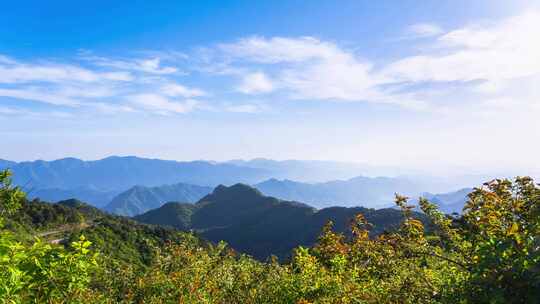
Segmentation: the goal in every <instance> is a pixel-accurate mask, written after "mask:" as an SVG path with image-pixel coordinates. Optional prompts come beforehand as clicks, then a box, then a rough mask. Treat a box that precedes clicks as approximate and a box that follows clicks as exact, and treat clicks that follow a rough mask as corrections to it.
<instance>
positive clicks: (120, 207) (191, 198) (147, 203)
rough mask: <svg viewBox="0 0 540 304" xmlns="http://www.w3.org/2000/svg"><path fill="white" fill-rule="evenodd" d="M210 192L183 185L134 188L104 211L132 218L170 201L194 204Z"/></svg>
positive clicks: (204, 188) (116, 198)
mask: <svg viewBox="0 0 540 304" xmlns="http://www.w3.org/2000/svg"><path fill="white" fill-rule="evenodd" d="M211 191H212V188H211V187H205V186H197V185H191V184H184V183H178V184H174V185H164V186H159V187H145V186H135V187H132V188H130V189H128V190H127V191H125V192H122V193H120V194H118V195H117V196H115V197H114V198H113V199H112V201H111V202H110V203H109V204H107V205H106V206H105V207H104V209H105V210H106V211H109V212H111V213H114V214H118V215H125V216H134V215H138V214H141V213H144V212H146V211H148V210H150V209H154V208H158V207H161V206H162V205H163V204H164V203H166V202H170V201H177V202H184V203H194V202H196V201H198V200H199V199H201V198H202V197H204V196H205V195H207V194H208V193H210V192H211Z"/></svg>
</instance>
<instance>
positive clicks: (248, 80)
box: [237, 72, 274, 94]
mask: <svg viewBox="0 0 540 304" xmlns="http://www.w3.org/2000/svg"><path fill="white" fill-rule="evenodd" d="M237 90H238V91H239V92H242V93H244V94H259V93H269V92H272V91H273V90H274V84H273V83H272V81H271V80H270V79H269V78H268V76H266V74H264V73H261V72H255V73H249V74H246V75H244V76H243V79H242V83H240V85H239V86H238V88H237Z"/></svg>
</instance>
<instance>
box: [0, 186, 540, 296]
mask: <svg viewBox="0 0 540 304" xmlns="http://www.w3.org/2000/svg"><path fill="white" fill-rule="evenodd" d="M3 185H4V187H2V191H3V192H2V193H3V194H2V195H6V193H11V195H19V196H20V194H17V192H16V191H17V190H15V189H13V188H10V186H9V181H6V182H5V183H3ZM6 185H8V186H6ZM222 190H223V189H222ZM6 197H8V196H6ZM231 201H232V199H231ZM19 203H20V202H17V201H10V203H9V205H11V206H19ZM34 203H35V204H43V203H39V202H34ZM208 204H209V203H206V205H208ZM6 205H8V204H6ZM64 205H65V206H64V207H65V208H72V209H73V210H72V211H71V212H73V213H74V214H79V215H80V216H81V217H82V218H83V222H85V221H86V220H87V219H89V218H91V220H92V222H91V224H89V225H86V226H84V225H83V226H77V229H75V230H73V231H71V232H70V236H69V238H68V239H69V240H71V241H72V242H71V243H70V245H66V247H63V246H61V245H54V244H50V243H47V242H44V241H41V240H35V241H34V242H32V244H26V243H24V242H20V241H18V240H17V239H16V238H17V235H15V234H14V233H12V232H10V231H8V230H6V229H4V230H2V235H1V238H0V299H2V300H1V301H2V302H3V303H43V302H49V303H78V302H79V303H80V302H83V301H84V302H88V303H253V304H255V303H302V304H307V303H464V304H465V303H537V302H538V299H540V268H539V265H540V239H539V238H540V231H539V229H540V188H539V187H538V186H537V185H536V184H534V182H533V181H532V180H531V179H530V178H517V179H516V180H515V182H510V181H508V180H495V181H493V182H490V183H487V184H485V185H484V186H483V187H481V188H477V189H474V191H473V192H472V193H471V194H470V195H469V201H468V202H467V204H466V206H465V208H464V211H463V215H462V216H460V217H452V216H448V215H445V214H443V213H441V212H440V211H439V210H438V209H437V207H436V206H435V205H434V204H432V203H430V202H429V201H427V200H425V199H421V200H420V201H419V205H420V208H421V209H422V211H423V212H424V214H425V216H426V217H427V218H428V219H429V221H420V220H418V219H417V218H416V217H415V213H414V212H413V211H412V209H413V206H409V205H408V203H407V198H405V197H402V196H396V205H397V206H398V207H399V208H400V209H401V213H402V218H403V220H402V221H401V224H400V225H399V226H397V227H395V229H391V230H389V231H385V232H383V233H378V231H377V230H376V228H375V227H373V226H372V225H370V223H368V220H367V219H368V217H367V216H365V215H364V214H357V215H356V216H355V217H353V218H352V220H351V221H350V223H349V231H348V232H342V231H338V230H335V226H336V225H335V224H334V223H332V222H328V223H327V224H326V225H325V226H324V227H323V228H322V233H321V234H320V236H319V237H318V239H317V240H316V241H315V243H314V245H313V246H311V247H302V246H299V247H297V248H295V249H294V250H293V253H292V256H291V259H290V260H289V261H288V262H286V263H280V262H278V260H277V258H275V257H272V258H270V259H269V260H268V261H266V262H261V261H258V260H255V259H253V258H251V257H250V256H248V255H244V254H237V253H236V252H235V251H234V250H232V249H231V248H229V247H228V246H227V245H226V244H225V243H223V242H219V243H217V244H209V243H207V242H204V241H202V240H201V239H200V238H198V237H197V236H196V235H195V234H193V233H183V232H179V231H176V230H174V229H172V228H162V227H158V226H149V225H144V224H139V223H136V222H134V221H132V220H129V219H125V218H121V217H115V216H110V215H105V214H98V213H96V214H94V215H91V216H90V215H88V214H89V210H87V209H85V207H84V205H80V204H76V203H72V204H64ZM269 205H270V204H269ZM172 207H174V206H172ZM218 207H219V208H224V207H225V206H214V208H218ZM48 208H49V207H46V206H33V207H31V208H28V209H25V210H26V212H27V215H26V216H23V217H22V218H23V219H24V218H34V217H33V216H31V215H30V214H34V215H35V214H42V213H46V212H48V211H43V210H49V211H51V212H52V213H54V214H50V216H48V217H38V218H40V219H42V222H39V221H38V222H39V225H38V224H36V223H35V221H28V220H22V221H20V222H21V223H22V224H21V225H27V224H29V223H31V224H29V225H34V226H35V225H38V226H39V227H49V226H51V225H52V224H51V223H63V222H65V221H66V220H65V219H66V217H65V214H70V211H67V213H66V211H65V210H63V209H61V208H60V209H54V208H52V209H48ZM174 208H175V207H174ZM174 208H173V209H174ZM198 208H202V207H198ZM259 208H260V207H259ZM5 209H6V210H8V208H5ZM22 209H24V204H23V208H22ZM10 210H12V211H10V212H11V213H10V214H15V213H13V212H15V211H13V208H11V209H10ZM36 210H37V211H36ZM40 210H41V211H40ZM220 210H224V209H220ZM366 210H367V209H366ZM38 211H39V212H38ZM267 211H268V210H267ZM330 211H332V212H337V211H338V210H330ZM367 211H369V210H367ZM18 212H20V211H18ZM6 214H7V213H6ZM180 215H182V216H183V215H185V214H183V213H182V214H180ZM235 216H237V218H238V216H239V215H235ZM371 216H372V215H371ZM222 220H223V219H222ZM11 221H13V219H11ZM68 221H71V220H68ZM425 223H429V229H426V228H425ZM337 224H339V225H341V223H337ZM277 228H278V227H277ZM277 228H276V229H277ZM373 232H377V233H373ZM82 234H84V235H85V237H83V236H82ZM64 243H66V244H67V243H69V242H64ZM97 252H99V255H98V254H97Z"/></svg>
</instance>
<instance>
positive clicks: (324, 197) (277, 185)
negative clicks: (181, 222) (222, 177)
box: [105, 177, 419, 216]
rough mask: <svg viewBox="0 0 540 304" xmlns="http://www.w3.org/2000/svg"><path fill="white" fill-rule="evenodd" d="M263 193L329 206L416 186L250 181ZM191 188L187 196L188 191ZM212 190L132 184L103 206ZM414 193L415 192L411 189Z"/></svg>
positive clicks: (134, 208) (146, 205) (391, 181)
mask: <svg viewBox="0 0 540 304" xmlns="http://www.w3.org/2000/svg"><path fill="white" fill-rule="evenodd" d="M253 187H254V188H256V189H258V190H259V191H261V192H262V193H263V194H265V195H268V196H272V197H275V198H278V199H282V200H288V201H298V202H303V203H306V204H309V205H310V206H313V207H316V208H324V207H330V206H348V207H352V206H363V207H370V208H381V207H388V206H391V205H392V204H393V200H394V194H395V193H396V192H399V193H401V194H405V195H410V194H413V193H412V192H411V191H414V189H417V188H419V187H417V186H416V185H415V184H414V183H413V182H410V181H408V180H406V179H398V178H386V177H377V178H370V177H355V178H352V179H349V180H343V181H341V180H337V181H330V182H326V183H315V184H309V183H301V182H296V181H291V180H282V181H280V180H277V179H269V180H266V181H264V182H262V183H258V184H255V185H253ZM193 191H194V192H195V193H194V195H191V196H190V192H193ZM210 192H212V188H210V187H201V186H195V185H189V184H184V183H179V184H174V185H164V186H158V187H145V186H136V187H133V188H130V189H129V190H127V191H125V192H123V193H120V194H119V195H118V196H116V197H115V198H114V199H113V200H112V201H111V203H109V204H108V205H107V206H106V207H105V210H107V211H109V212H112V213H115V214H118V215H127V216H134V215H138V214H141V213H143V212H145V211H147V210H150V209H154V208H158V207H160V206H161V205H163V204H164V203H166V202H171V201H175V202H184V203H193V202H196V201H197V200H199V199H201V198H202V197H203V196H204V195H206V194H209V193H210ZM414 194H417V193H414Z"/></svg>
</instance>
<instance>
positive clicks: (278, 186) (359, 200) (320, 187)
mask: <svg viewBox="0 0 540 304" xmlns="http://www.w3.org/2000/svg"><path fill="white" fill-rule="evenodd" d="M254 187H255V188H257V189H259V190H260V191H261V192H262V193H264V194H266V195H269V196H273V197H277V198H280V199H285V200H296V201H301V202H304V203H307V204H310V205H312V206H314V207H317V208H323V207H329V206H335V205H339V206H364V207H371V208H381V207H387V206H391V205H392V204H393V201H394V195H395V193H400V194H403V195H416V194H418V193H420V191H421V189H422V187H421V186H420V185H418V184H416V183H414V182H413V181H410V180H408V179H405V178H394V177H373V178H372V177H365V176H358V177H354V178H351V179H348V180H335V181H329V182H324V183H314V184H309V183H301V182H296V181H291V180H277V179H270V180H267V181H264V182H262V183H258V184H255V185H254Z"/></svg>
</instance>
